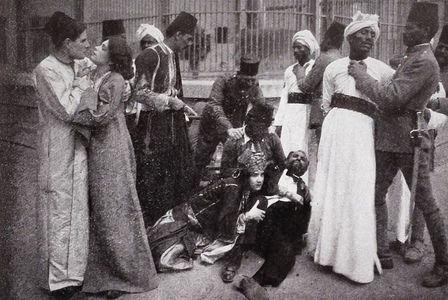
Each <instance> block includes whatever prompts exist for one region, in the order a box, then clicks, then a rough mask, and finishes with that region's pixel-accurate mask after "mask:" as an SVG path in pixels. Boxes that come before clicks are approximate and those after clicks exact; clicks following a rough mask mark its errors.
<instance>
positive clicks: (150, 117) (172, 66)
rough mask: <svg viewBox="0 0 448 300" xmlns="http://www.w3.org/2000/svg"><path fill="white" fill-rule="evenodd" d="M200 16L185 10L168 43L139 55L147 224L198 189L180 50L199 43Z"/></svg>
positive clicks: (139, 133)
mask: <svg viewBox="0 0 448 300" xmlns="http://www.w3.org/2000/svg"><path fill="white" fill-rule="evenodd" d="M196 23H197V19H196V18H195V17H193V16H192V15H190V14H188V13H186V12H181V13H180V14H179V15H178V16H177V17H176V19H174V21H173V22H172V23H171V24H170V25H169V26H168V28H167V29H166V37H167V39H166V40H165V42H160V43H159V44H157V45H155V46H153V47H150V48H147V49H145V50H144V51H143V52H142V53H141V54H140V55H139V56H138V57H137V59H136V61H135V65H136V69H137V76H138V77H137V91H136V100H137V101H138V102H140V103H142V104H143V108H142V111H141V113H140V120H139V123H138V125H137V128H136V137H135V144H134V148H135V154H136V160H137V192H138V196H139V199H140V202H141V204H142V210H143V217H144V219H145V223H146V226H150V225H152V223H153V222H154V221H156V220H157V219H158V218H159V217H161V216H162V215H163V214H164V213H165V212H166V211H167V210H169V209H170V208H173V207H174V206H176V205H177V204H179V203H182V202H183V201H184V200H185V199H186V198H187V197H188V196H189V194H190V192H191V190H192V181H191V180H190V178H192V177H193V176H191V174H192V173H193V170H194V168H193V159H192V152H191V146H190V141H189V139H188V132H187V121H186V115H185V109H186V105H185V103H184V102H183V101H182V100H181V99H182V96H183V94H182V81H181V76H180V69H179V59H178V56H177V53H178V52H179V51H181V50H182V49H184V48H186V47H187V46H189V45H191V44H192V43H193V33H194V29H195V27H196Z"/></svg>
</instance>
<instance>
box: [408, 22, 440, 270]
mask: <svg viewBox="0 0 448 300" xmlns="http://www.w3.org/2000/svg"><path fill="white" fill-rule="evenodd" d="M434 56H435V58H436V60H437V63H438V64H439V67H440V83H439V88H438V91H437V92H436V93H435V94H434V95H432V96H431V99H430V101H429V103H428V105H427V106H428V107H429V108H431V109H433V110H434V111H439V110H440V109H441V106H447V105H448V101H447V99H446V98H445V91H446V90H447V89H448V25H445V26H444V27H443V29H442V33H441V34H440V37H439V43H438V44H437V47H436V49H435V50H434ZM441 94H442V95H441ZM439 97H443V98H439ZM441 112H443V109H442V111H441ZM429 134H430V138H431V152H430V154H431V155H430V158H431V159H430V170H431V171H433V169H434V158H435V157H434V154H435V153H434V152H435V138H436V136H437V131H436V130H435V129H430V130H429ZM424 233H425V219H424V217H423V214H422V212H421V210H420V209H418V208H415V209H414V214H413V216H412V236H411V240H410V242H411V243H410V244H409V246H408V247H406V250H405V253H404V261H405V262H407V263H415V262H419V261H421V260H422V259H423V253H424V247H425V244H424V237H425V235H424Z"/></svg>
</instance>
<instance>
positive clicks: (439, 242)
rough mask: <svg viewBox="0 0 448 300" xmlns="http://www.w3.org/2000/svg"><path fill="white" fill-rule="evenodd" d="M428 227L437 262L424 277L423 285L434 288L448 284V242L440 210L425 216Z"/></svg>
mask: <svg viewBox="0 0 448 300" xmlns="http://www.w3.org/2000/svg"><path fill="white" fill-rule="evenodd" d="M425 221H426V226H427V227H428V232H429V236H430V237H431V241H432V246H433V248H434V254H435V257H436V262H435V264H434V268H433V270H432V271H431V272H429V273H428V274H426V275H425V276H423V282H422V285H423V286H424V287H428V288H433V287H439V286H442V285H445V284H446V283H447V282H448V242H447V237H446V232H445V225H444V222H443V218H442V214H441V213H440V210H437V211H435V212H432V213H429V214H425Z"/></svg>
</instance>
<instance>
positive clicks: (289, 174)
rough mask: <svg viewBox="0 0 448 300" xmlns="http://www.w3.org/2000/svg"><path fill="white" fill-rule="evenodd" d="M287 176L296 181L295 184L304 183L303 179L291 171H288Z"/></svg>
mask: <svg viewBox="0 0 448 300" xmlns="http://www.w3.org/2000/svg"><path fill="white" fill-rule="evenodd" d="M286 176H289V177H291V178H292V180H294V182H299V181H302V177H300V176H297V175H294V174H293V173H292V172H291V171H290V170H287V171H286Z"/></svg>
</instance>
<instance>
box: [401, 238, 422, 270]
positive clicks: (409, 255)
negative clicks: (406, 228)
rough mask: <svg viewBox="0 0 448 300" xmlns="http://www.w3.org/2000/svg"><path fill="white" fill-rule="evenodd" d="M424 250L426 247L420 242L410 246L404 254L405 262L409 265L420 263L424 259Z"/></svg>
mask: <svg viewBox="0 0 448 300" xmlns="http://www.w3.org/2000/svg"><path fill="white" fill-rule="evenodd" d="M424 249H425V246H424V244H423V243H422V242H420V241H417V242H415V243H413V244H411V245H409V246H408V247H407V248H406V251H405V253H404V262H405V263H408V264H413V263H416V262H420V261H421V260H422V258H423V254H424Z"/></svg>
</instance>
